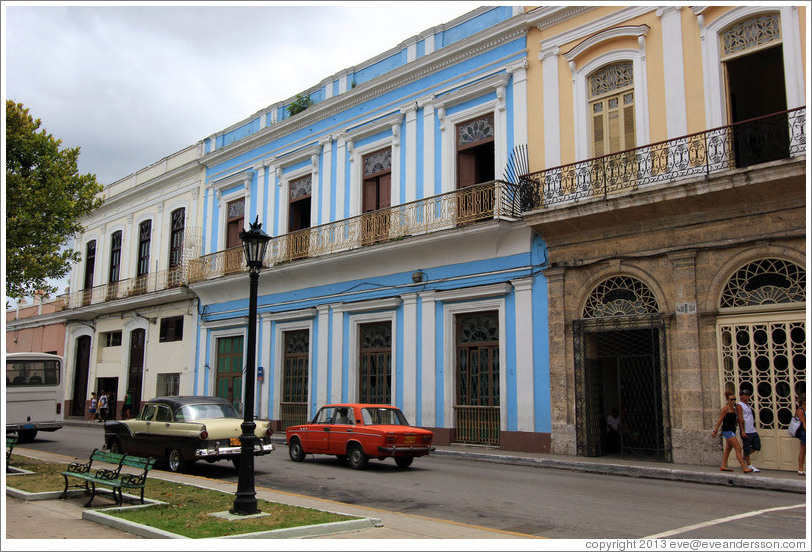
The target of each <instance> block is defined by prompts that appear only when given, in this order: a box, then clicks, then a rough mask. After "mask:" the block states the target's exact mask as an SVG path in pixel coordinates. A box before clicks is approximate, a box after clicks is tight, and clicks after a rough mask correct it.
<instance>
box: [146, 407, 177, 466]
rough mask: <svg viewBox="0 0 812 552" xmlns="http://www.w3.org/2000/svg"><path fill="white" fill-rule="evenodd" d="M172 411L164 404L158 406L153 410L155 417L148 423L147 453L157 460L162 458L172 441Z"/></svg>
mask: <svg viewBox="0 0 812 552" xmlns="http://www.w3.org/2000/svg"><path fill="white" fill-rule="evenodd" d="M173 425H174V424H173V421H172V410H171V409H170V408H169V407H168V406H167V405H165V404H159V405H157V406H156V408H155V416H154V417H153V419H152V421H150V422H148V424H147V430H148V432H149V437H148V439H147V441H148V443H149V444H148V447H149V452H150V454H152V455H153V456H155V457H157V458H162V457H163V455H164V453H165V452H166V449H167V447H168V446H169V444H170V442H171V440H172V433H173V432H172V426H173Z"/></svg>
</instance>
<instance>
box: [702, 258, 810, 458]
mask: <svg viewBox="0 0 812 552" xmlns="http://www.w3.org/2000/svg"><path fill="white" fill-rule="evenodd" d="M805 303H806V271H805V270H804V269H803V267H801V266H799V265H797V264H795V263H792V262H790V261H786V260H783V259H777V258H768V259H759V260H756V261H753V262H750V263H747V264H745V265H743V266H741V267H739V268H738V269H737V270H736V271H735V272H734V273H733V275H732V276H731V277H730V278H729V279H728V280H727V283H726V284H725V286H724V289H723V290H722V294H721V297H720V300H719V313H720V316H719V318H718V319H717V339H718V350H719V360H720V366H721V370H720V378H721V385H720V391H721V393H724V392H725V391H732V392H734V393H737V394H738V391H739V389H741V388H742V387H749V388H750V389H751V390H752V392H753V394H752V397H751V406H752V407H753V410H754V411H755V413H756V429H757V430H758V432H759V436H760V437H761V452H759V453H756V455H755V456H754V458H753V462H754V463H757V464H758V465H759V466H760V467H764V468H771V469H785V470H794V469H796V467H797V459H798V441H797V440H796V439H794V438H792V437H790V436H789V435H788V434H787V431H786V429H787V425H788V424H789V422H790V420H791V418H792V415H793V414H794V412H795V408H796V406H797V404H798V396H799V394H800V393H802V392H803V391H804V389H805V387H806V354H807V351H806V339H807V336H806V321H805V312H804V308H803V307H804V305H805Z"/></svg>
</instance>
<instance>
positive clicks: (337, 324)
mask: <svg viewBox="0 0 812 552" xmlns="http://www.w3.org/2000/svg"><path fill="white" fill-rule="evenodd" d="M330 306H331V308H332V320H333V342H332V344H331V345H332V353H331V354H332V358H333V373H332V377H331V379H330V382H331V389H332V393H331V395H330V401H331V402H334V403H337V402H343V399H342V391H343V388H342V382H343V381H344V369H345V366H344V308H343V305H342V304H341V303H336V304H333V305H330Z"/></svg>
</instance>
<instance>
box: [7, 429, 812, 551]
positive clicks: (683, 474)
mask: <svg viewBox="0 0 812 552" xmlns="http://www.w3.org/2000/svg"><path fill="white" fill-rule="evenodd" d="M278 442H279V443H280V444H282V447H280V448H283V447H284V441H282V440H281V439H279V438H278ZM14 451H15V454H20V455H25V456H30V457H34V458H41V459H43V460H52V461H60V460H61V461H68V460H73V458H69V457H66V456H61V455H56V454H51V453H46V452H39V451H33V450H26V449H25V448H24V447H18V448H15V449H14ZM432 455H433V456H445V457H450V458H457V459H459V460H461V461H478V462H493V463H496V464H507V465H519V466H533V467H538V468H547V469H566V470H575V471H583V472H590V473H602V474H608V475H616V476H627V477H641V478H651V479H664V480H671V481H686V482H692V483H704V484H711V485H728V486H741V487H751V488H759V489H767V490H777V491H784V492H791V493H805V492H806V478H805V477H801V476H799V475H797V474H796V473H795V472H784V471H777V470H762V471H761V472H760V473H758V474H742V473H737V472H731V473H727V472H726V473H721V472H720V471H719V468H718V467H717V466H694V465H679V464H664V463H655V462H643V461H635V460H630V459H621V458H611V459H608V458H606V457H600V458H583V457H570V456H559V455H552V454H538V453H521V452H505V451H501V450H497V449H492V448H487V447H475V446H470V447H469V446H439V447H436V450H435V452H433V453H432ZM153 474H154V475H153ZM153 474H151V475H150V477H160V478H162V479H167V480H172V481H178V482H181V483H189V484H193V485H198V486H203V487H209V488H213V489H219V490H223V491H225V492H228V493H233V492H234V491H235V490H236V484H235V483H230V482H225V481H218V480H213V479H208V478H205V477H200V476H195V475H186V474H172V473H169V472H165V471H162V470H155V471H154V472H153ZM6 482H7V484H8V483H9V479H8V478H7V480H6ZM256 492H257V498H261V499H265V500H269V501H272V502H278V503H283V504H290V505H294V506H302V507H306V508H318V509H323V510H331V511H337V512H341V513H345V514H350V515H356V516H360V517H366V518H373V519H375V520H380V521H381V522H382V524H383V525H382V526H379V527H368V528H365V529H360V530H354V531H352V532H347V533H340V534H331V535H315V534H314V535H312V536H311V537H309V538H327V539H511V538H517V539H523V538H533V537H531V536H528V535H524V534H519V533H511V532H506V531H499V530H496V529H489V528H486V527H478V526H474V525H467V524H462V523H455V522H451V521H446V520H441V519H436V518H429V517H424V516H419V515H413V514H403V513H399V512H393V511H386V510H380V509H376V508H367V507H362V506H357V505H350V504H344V503H340V502H335V501H331V500H325V499H320V498H314V497H309V496H304V495H298V494H294V493H287V492H281V491H274V490H272V489H268V488H264V487H257V489H256ZM6 500H7V509H6V524H7V535H6V536H7V538H9V539H30V538H44V539H45V538H68V539H75V538H82V539H85V538H102V539H110V538H139V537H137V536H135V535H133V534H132V533H131V532H128V531H127V529H128V528H127V527H126V525H124V524H122V525H120V526H118V527H105V526H102V525H99V524H97V523H95V522H93V521H89V520H87V519H83V513H84V512H85V511H87V510H88V509H85V508H83V507H82V504H83V502H84V499H81V498H78V499H67V500H46V501H40V502H34V501H24V500H20V499H17V498H13V497H7V499H6ZM97 500H98V502H99V505H103V506H106V504H105V502H104V501H103V500H105V499H102V500H99V499H97ZM95 503H96V502H95V501H94V504H95ZM109 503H110V504H112V501H109ZM44 516H45V517H47V518H48V519H49V523H48V524H42V523H41V520H42V519H43V517H44Z"/></svg>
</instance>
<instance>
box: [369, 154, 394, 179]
mask: <svg viewBox="0 0 812 552" xmlns="http://www.w3.org/2000/svg"><path fill="white" fill-rule="evenodd" d="M391 170H392V149H391V148H386V149H382V150H380V151H376V152H375V153H370V154H369V155H365V156H364V176H369V175H373V174H378V173H380V172H385V171H391Z"/></svg>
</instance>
